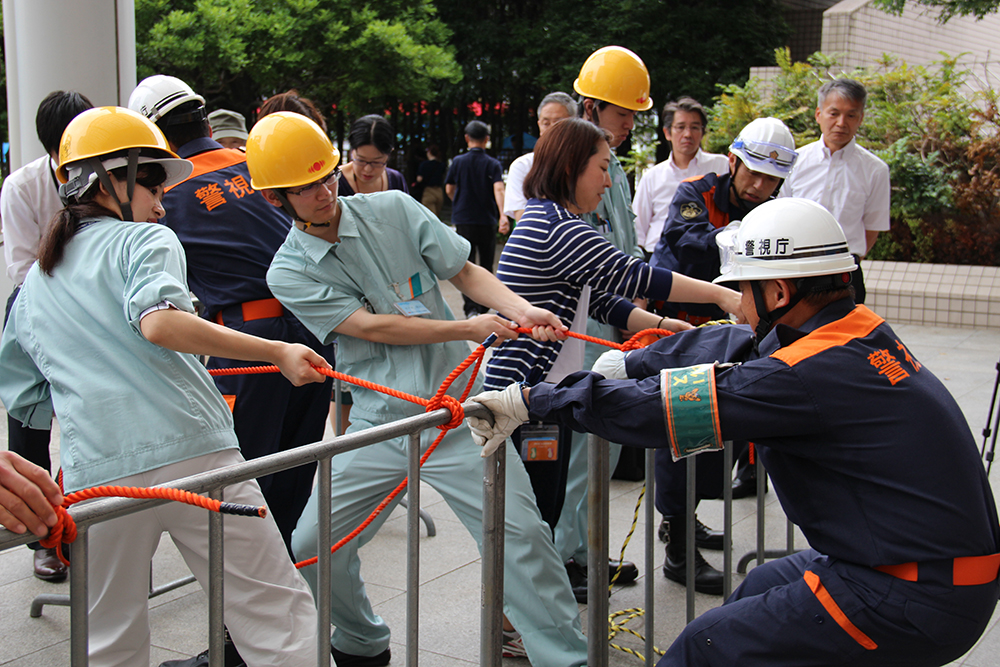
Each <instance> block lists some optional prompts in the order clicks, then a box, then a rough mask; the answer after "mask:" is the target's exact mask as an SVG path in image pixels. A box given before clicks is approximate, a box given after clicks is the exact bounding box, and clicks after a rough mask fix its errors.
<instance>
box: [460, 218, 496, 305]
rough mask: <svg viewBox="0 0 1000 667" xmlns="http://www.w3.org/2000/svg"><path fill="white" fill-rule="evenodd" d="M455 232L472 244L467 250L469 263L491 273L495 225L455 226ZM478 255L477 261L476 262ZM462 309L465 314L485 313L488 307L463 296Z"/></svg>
mask: <svg viewBox="0 0 1000 667" xmlns="http://www.w3.org/2000/svg"><path fill="white" fill-rule="evenodd" d="M455 231H457V232H458V234H459V236H461V237H462V238H465V239H467V240H468V241H469V243H471V244H472V248H471V249H470V250H469V261H470V262H475V263H476V264H478V265H479V266H481V267H483V268H484V269H486V270H487V271H489V272H490V273H493V259H494V257H495V256H496V250H497V228H496V226H495V225H455ZM477 255H478V261H477ZM463 299H464V308H465V312H466V314H470V313H480V314H482V313H485V312H486V311H488V310H489V308H488V307H486V306H484V305H482V304H479V303H476V302H475V301H473V300H472V299H470V298H469V297H467V296H465V297H463Z"/></svg>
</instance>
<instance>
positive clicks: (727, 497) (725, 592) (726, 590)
mask: <svg viewBox="0 0 1000 667" xmlns="http://www.w3.org/2000/svg"><path fill="white" fill-rule="evenodd" d="M722 447H723V450H722V460H723V466H722V468H723V470H722V599H723V600H728V599H729V595H730V593H732V592H733V443H732V441H731V440H727V441H726V442H724V443H722Z"/></svg>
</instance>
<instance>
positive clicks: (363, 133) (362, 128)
mask: <svg viewBox="0 0 1000 667" xmlns="http://www.w3.org/2000/svg"><path fill="white" fill-rule="evenodd" d="M347 141H348V143H350V145H351V150H357V149H359V148H361V147H362V146H374V147H375V150H377V151H378V152H379V153H382V154H383V155H388V154H389V153H391V152H392V151H393V149H394V148H396V130H394V129H392V124H391V123H390V122H389V121H387V120H386V119H385V118H383V117H382V116H379V115H378V114H368V115H367V116H362V117H361V118H359V119H357V120H356V121H354V122H353V123H351V131H350V132H349V133H348V135H347Z"/></svg>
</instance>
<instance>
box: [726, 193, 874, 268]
mask: <svg viewBox="0 0 1000 667" xmlns="http://www.w3.org/2000/svg"><path fill="white" fill-rule="evenodd" d="M731 226H732V225H731ZM716 241H717V242H719V253H720V255H721V259H722V275H720V276H719V277H718V278H716V279H715V280H714V281H712V282H716V283H725V282H736V281H740V280H776V279H778V278H786V279H790V280H794V279H797V278H807V277H811V276H828V275H838V274H844V273H849V272H851V271H854V270H855V269H856V268H857V265H856V264H855V263H854V256H853V255H851V253H850V251H849V250H848V248H847V238H846V237H845V236H844V230H842V229H841V228H840V224H838V223H837V219H836V218H834V217H833V214H832V213H830V212H829V211H827V210H826V209H825V208H823V207H822V206H820V205H819V204H817V203H816V202H814V201H811V200H809V199H799V198H795V197H787V198H784V199H774V200H772V201H768V202H764V203H763V204H761V205H760V206H758V207H757V208H755V209H754V210H752V211H750V212H749V213H747V216H746V217H745V218H743V221H742V222H741V223H740V224H739V227H738V228H736V229H735V231H734V232H731V231H730V229H729V227H727V228H726V233H725V234H721V233H720V234H719V236H717V237H716ZM849 284H850V279H849V278H848V279H847V280H846V281H845V283H844V285H843V286H844V287H846V286H847V285H849Z"/></svg>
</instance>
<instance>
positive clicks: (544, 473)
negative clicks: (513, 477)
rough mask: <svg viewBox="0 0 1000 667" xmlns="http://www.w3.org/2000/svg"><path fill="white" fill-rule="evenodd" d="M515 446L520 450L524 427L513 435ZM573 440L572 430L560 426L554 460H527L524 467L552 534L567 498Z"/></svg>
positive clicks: (543, 517) (539, 508) (512, 439)
mask: <svg viewBox="0 0 1000 667" xmlns="http://www.w3.org/2000/svg"><path fill="white" fill-rule="evenodd" d="M510 439H511V441H512V442H513V443H514V449H516V450H517V452H518V453H521V429H520V428H519V429H517V430H516V431H514V432H513V433H512V434H511V436H510ZM572 443H573V431H572V430H570V429H569V428H567V427H565V426H561V425H560V426H559V453H558V457H557V458H556V460H555V461H525V463H524V469H525V470H526V471H527V472H528V479H530V480H531V490H532V491H534V492H535V503H536V504H537V505H538V510H539V511H540V512H541V513H542V519H543V520H544V521H545V523H547V524H549V527H550V528H551V529H552V531H553V534H554V533H555V529H556V524H557V523H559V515H560V514H562V508H563V502H564V501H565V500H566V480H567V478H568V477H569V450H570V446H571V445H572Z"/></svg>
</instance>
